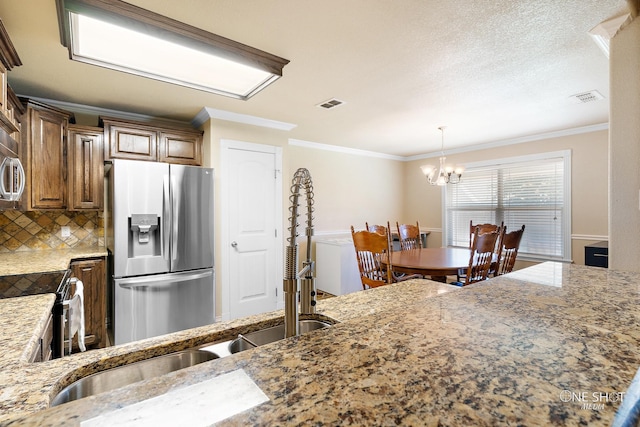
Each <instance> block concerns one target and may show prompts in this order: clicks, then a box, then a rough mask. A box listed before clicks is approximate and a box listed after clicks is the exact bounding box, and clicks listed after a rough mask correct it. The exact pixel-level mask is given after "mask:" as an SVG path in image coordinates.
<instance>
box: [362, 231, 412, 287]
mask: <svg viewBox="0 0 640 427" xmlns="http://www.w3.org/2000/svg"><path fill="white" fill-rule="evenodd" d="M351 236H352V238H353V245H354V247H355V250H356V260H357V261H358V270H359V271H360V281H361V282H362V288H363V289H367V288H377V287H379V286H384V285H388V284H390V283H396V282H402V281H405V280H408V279H417V278H421V276H419V275H415V274H414V275H405V276H402V277H395V276H394V274H393V266H392V265H391V260H390V258H389V254H390V253H391V238H390V236H389V234H388V233H387V235H386V236H383V235H382V234H379V233H375V232H372V231H368V230H362V231H355V229H354V228H353V226H351Z"/></svg>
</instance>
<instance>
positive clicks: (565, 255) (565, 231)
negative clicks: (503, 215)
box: [442, 150, 572, 263]
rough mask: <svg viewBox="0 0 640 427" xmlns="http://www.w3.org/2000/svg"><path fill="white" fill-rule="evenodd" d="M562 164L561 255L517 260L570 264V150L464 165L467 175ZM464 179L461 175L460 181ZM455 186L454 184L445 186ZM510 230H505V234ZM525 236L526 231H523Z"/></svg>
mask: <svg viewBox="0 0 640 427" xmlns="http://www.w3.org/2000/svg"><path fill="white" fill-rule="evenodd" d="M558 159H561V161H562V162H563V175H564V176H563V192H564V194H563V196H564V204H563V219H562V225H561V227H562V255H561V256H560V257H550V256H546V255H534V254H519V255H518V257H519V259H522V260H525V261H536V262H542V261H557V262H567V263H570V262H572V254H571V205H572V203H571V175H572V172H571V150H560V151H551V152H545V153H538V154H530V155H523V156H515V157H505V158H500V159H494V160H485V161H479V162H473V163H466V164H465V165H464V166H465V173H469V172H470V171H473V170H474V169H487V168H494V169H499V168H503V167H512V166H514V165H516V164H518V163H529V162H540V161H545V160H558ZM464 179H465V175H464V174H463V176H462V180H464ZM447 185H456V184H447ZM447 201H448V200H447V188H446V186H443V187H442V246H443V247H447V246H448V245H447V242H448V241H449V235H448V234H449V227H448V225H449V224H448V221H449V216H448V215H447ZM509 231H512V230H507V232H509ZM525 234H526V229H525Z"/></svg>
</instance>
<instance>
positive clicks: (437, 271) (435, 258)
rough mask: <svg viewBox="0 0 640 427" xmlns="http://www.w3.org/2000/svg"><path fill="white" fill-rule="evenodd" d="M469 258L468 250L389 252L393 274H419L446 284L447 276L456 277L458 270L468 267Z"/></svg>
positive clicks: (421, 249)
mask: <svg viewBox="0 0 640 427" xmlns="http://www.w3.org/2000/svg"><path fill="white" fill-rule="evenodd" d="M470 257H471V249H468V248H419V249H410V250H406V251H394V252H391V265H392V268H393V271H394V272H395V273H405V274H420V275H422V276H431V279H432V280H436V281H439V282H446V281H447V276H456V275H457V274H458V270H460V269H466V268H467V267H468V266H469V258H470Z"/></svg>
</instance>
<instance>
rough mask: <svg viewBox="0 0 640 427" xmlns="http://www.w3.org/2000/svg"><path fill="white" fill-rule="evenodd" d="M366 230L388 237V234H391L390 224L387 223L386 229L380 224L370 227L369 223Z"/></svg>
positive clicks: (366, 223) (365, 224)
mask: <svg viewBox="0 0 640 427" xmlns="http://www.w3.org/2000/svg"><path fill="white" fill-rule="evenodd" d="M364 226H365V229H366V230H367V231H371V232H373V233H378V234H382V235H383V236H386V235H387V234H389V222H388V221H387V226H386V227H385V226H384V225H379V224H371V225H369V223H368V222H365V223H364Z"/></svg>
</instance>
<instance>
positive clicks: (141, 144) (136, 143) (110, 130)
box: [105, 124, 158, 161]
mask: <svg viewBox="0 0 640 427" xmlns="http://www.w3.org/2000/svg"><path fill="white" fill-rule="evenodd" d="M105 135H109V155H108V157H109V158H111V159H131V160H149V161H155V160H157V153H156V150H157V147H156V145H157V143H158V132H156V131H155V130H153V129H145V128H142V127H140V128H138V127H133V126H131V127H129V126H121V125H113V124H111V125H107V126H105Z"/></svg>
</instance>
